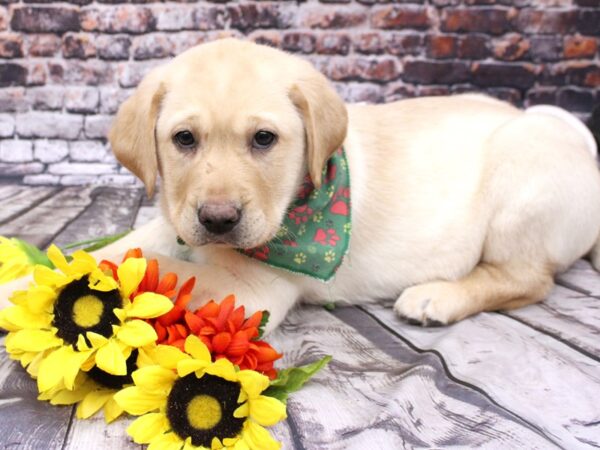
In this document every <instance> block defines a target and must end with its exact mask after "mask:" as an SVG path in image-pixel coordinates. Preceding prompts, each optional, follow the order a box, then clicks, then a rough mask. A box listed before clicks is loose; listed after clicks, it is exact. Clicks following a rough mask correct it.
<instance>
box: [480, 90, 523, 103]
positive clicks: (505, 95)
mask: <svg viewBox="0 0 600 450" xmlns="http://www.w3.org/2000/svg"><path fill="white" fill-rule="evenodd" d="M486 93H487V94H488V95H490V96H492V97H494V98H497V99H498V100H503V101H505V102H509V103H511V104H513V105H517V106H520V105H521V104H522V103H523V96H522V95H521V91H519V90H518V89H514V88H490V89H487V90H486Z"/></svg>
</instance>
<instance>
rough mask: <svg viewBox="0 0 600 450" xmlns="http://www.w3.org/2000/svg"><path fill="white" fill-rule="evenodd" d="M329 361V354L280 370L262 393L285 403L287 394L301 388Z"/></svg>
mask: <svg viewBox="0 0 600 450" xmlns="http://www.w3.org/2000/svg"><path fill="white" fill-rule="evenodd" d="M329 361H331V356H329V355H327V356H325V357H323V358H322V359H320V360H318V361H315V362H314V363H312V364H307V365H305V366H300V367H290V368H289V369H284V370H280V371H279V372H278V374H277V378H276V379H274V380H273V381H271V385H270V386H269V387H268V388H267V389H266V390H265V391H264V392H263V395H268V396H269V397H275V398H276V399H278V400H280V401H282V402H283V403H286V401H287V398H288V396H289V394H291V393H292V392H296V391H298V390H299V389H300V388H302V386H304V385H305V384H306V382H307V381H308V380H310V379H311V378H312V377H313V376H314V375H315V374H316V373H317V372H318V371H319V370H321V369H322V368H323V367H325V366H326V365H327V364H328V363H329Z"/></svg>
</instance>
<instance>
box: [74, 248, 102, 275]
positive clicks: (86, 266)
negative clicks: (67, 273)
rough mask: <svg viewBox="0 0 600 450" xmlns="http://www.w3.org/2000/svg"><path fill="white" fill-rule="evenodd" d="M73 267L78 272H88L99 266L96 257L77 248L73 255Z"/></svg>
mask: <svg viewBox="0 0 600 450" xmlns="http://www.w3.org/2000/svg"><path fill="white" fill-rule="evenodd" d="M71 256H72V257H73V260H72V261H71V269H72V270H73V271H74V272H75V273H78V274H88V273H91V272H93V271H94V270H96V269H97V268H98V265H97V263H96V259H95V258H94V257H93V256H92V255H90V254H89V253H87V252H85V251H83V250H77V251H75V252H73V254H72V255H71Z"/></svg>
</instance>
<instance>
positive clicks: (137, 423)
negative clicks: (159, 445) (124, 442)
mask: <svg viewBox="0 0 600 450" xmlns="http://www.w3.org/2000/svg"><path fill="white" fill-rule="evenodd" d="M170 427H171V426H170V424H169V421H168V419H167V416H165V415H164V414H163V413H150V414H144V415H143V416H142V417H138V418H137V419H135V420H134V421H133V422H132V423H131V425H129V427H128V428H127V434H129V436H131V437H132V438H133V442H135V443H136V444H147V443H149V442H151V441H152V439H154V438H155V437H156V436H158V435H159V434H162V433H164V432H165V431H167V430H168V429H169V428H170Z"/></svg>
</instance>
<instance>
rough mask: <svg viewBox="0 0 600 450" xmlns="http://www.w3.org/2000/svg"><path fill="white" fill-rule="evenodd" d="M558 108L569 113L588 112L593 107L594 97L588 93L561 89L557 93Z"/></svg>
mask: <svg viewBox="0 0 600 450" xmlns="http://www.w3.org/2000/svg"><path fill="white" fill-rule="evenodd" d="M558 106H561V107H563V108H565V109H566V110H569V111H581V112H589V111H591V110H592V108H593V107H594V96H593V94H592V92H590V91H583V90H581V89H574V88H563V89H561V90H560V92H559V93H558Z"/></svg>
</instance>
